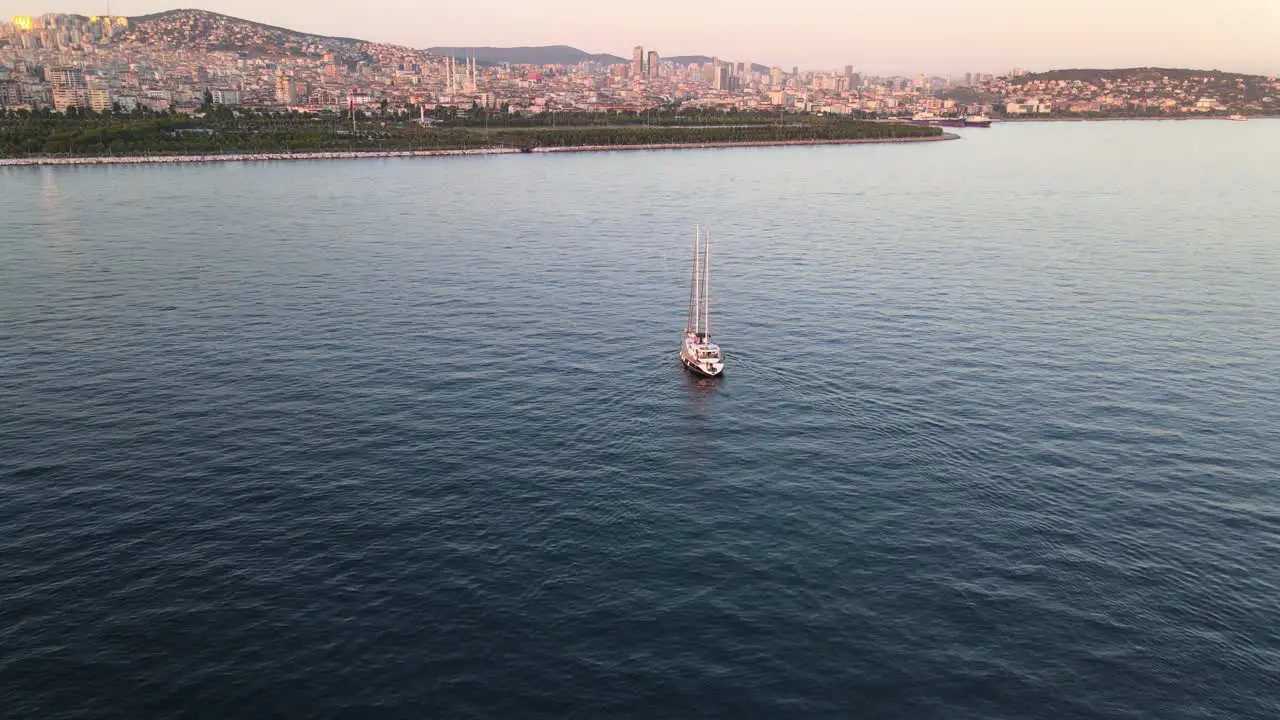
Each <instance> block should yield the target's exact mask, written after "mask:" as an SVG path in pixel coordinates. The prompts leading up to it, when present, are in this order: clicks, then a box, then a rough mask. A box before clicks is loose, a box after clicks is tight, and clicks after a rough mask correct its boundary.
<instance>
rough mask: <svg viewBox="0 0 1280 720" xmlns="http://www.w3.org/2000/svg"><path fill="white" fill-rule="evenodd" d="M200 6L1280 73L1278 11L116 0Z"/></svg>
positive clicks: (548, 0)
mask: <svg viewBox="0 0 1280 720" xmlns="http://www.w3.org/2000/svg"><path fill="white" fill-rule="evenodd" d="M175 7H199V8H201V9H205V10H212V11H214V12H221V13H225V14H227V15H234V16H236V17H241V18H245V19H248V20H256V21H258V22H264V23H268V24H271V25H280V26H283V27H288V28H291V29H294V30H300V31H303V32H310V33H316V34H321V35H342V36H348V37H357V38H361V39H363V40H372V41H380V42H391V43H400V44H405V45H411V46H413V47H431V46H436V45H456V46H467V45H491V46H511V45H572V46H574V47H577V48H581V49H583V50H587V51H588V52H607V53H612V54H614V55H619V56H623V57H630V55H631V48H632V47H633V46H635V45H642V46H644V48H645V50H646V51H647V50H650V49H652V50H657V51H658V52H659V53H660V54H661V55H664V56H674V55H692V54H700V55H716V56H718V57H720V58H721V59H723V60H731V61H734V62H741V61H751V62H757V63H760V64H763V65H779V66H782V67H784V68H787V69H790V68H791V67H792V66H799V67H801V68H802V69H810V70H817V69H836V68H843V67H844V66H846V65H853V66H854V67H855V68H856V69H858V70H860V71H863V72H865V73H870V74H911V75H914V74H915V73H918V72H925V73H930V74H942V75H946V74H957V73H964V72H968V71H972V72H992V73H1001V72H1006V71H1008V70H1010V69H1013V68H1024V69H1027V70H1031V71H1040V70H1052V69H1059V68H1071V67H1102V68H1106V67H1134V66H1158V67H1186V68H1196V69H1217V70H1226V71H1234V72H1252V73H1261V74H1268V75H1280V0H801V2H800V3H799V4H797V5H792V4H790V3H786V2H778V1H777V0H703V1H702V2H697V1H693V2H691V1H690V0H637V1H635V2H621V1H620V0H482V2H458V1H457V0H362V1H361V2H360V3H348V2H343V3H336V2H325V0H319V1H317V0H266V1H264V0H167V1H166V0H114V1H113V2H111V4H110V9H111V12H112V13H113V14H116V15H143V14H147V13H152V12H158V11H161V10H169V9H173V8H175ZM106 11H107V2H106V0H0V17H4V18H6V19H7V18H8V17H9V16H13V15H38V14H42V13H46V12H67V13H79V14H83V15H103V14H106Z"/></svg>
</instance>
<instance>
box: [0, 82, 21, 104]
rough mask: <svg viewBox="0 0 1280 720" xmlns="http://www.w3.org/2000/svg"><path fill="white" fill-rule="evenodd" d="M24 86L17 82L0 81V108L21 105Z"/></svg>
mask: <svg viewBox="0 0 1280 720" xmlns="http://www.w3.org/2000/svg"><path fill="white" fill-rule="evenodd" d="M23 99H24V98H23V97H22V84H21V83H19V82H18V81H17V80H0V107H5V106H12V105H21V104H22V102H23Z"/></svg>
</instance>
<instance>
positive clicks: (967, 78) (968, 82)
mask: <svg viewBox="0 0 1280 720" xmlns="http://www.w3.org/2000/svg"><path fill="white" fill-rule="evenodd" d="M964 84H965V85H966V86H969V85H972V84H973V73H971V72H967V73H965V74H964Z"/></svg>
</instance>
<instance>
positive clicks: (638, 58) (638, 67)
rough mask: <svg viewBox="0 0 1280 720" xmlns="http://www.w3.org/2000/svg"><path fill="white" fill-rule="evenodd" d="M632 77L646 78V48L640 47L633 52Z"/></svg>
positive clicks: (636, 47)
mask: <svg viewBox="0 0 1280 720" xmlns="http://www.w3.org/2000/svg"><path fill="white" fill-rule="evenodd" d="M631 77H633V78H641V77H644V48H643V47H641V46H639V45H637V46H635V49H633V50H632V51H631Z"/></svg>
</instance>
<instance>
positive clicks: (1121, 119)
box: [996, 115, 1280, 124]
mask: <svg viewBox="0 0 1280 720" xmlns="http://www.w3.org/2000/svg"><path fill="white" fill-rule="evenodd" d="M1244 117H1245V119H1246V120H1277V119H1280V115H1245V116H1244ZM1131 120H1138V121H1144V122H1183V121H1185V120H1196V121H1204V120H1225V121H1228V122H1237V121H1235V120H1232V119H1231V118H1229V117H1226V116H1225V115H1192V116H1189V117H1160V116H1158V115H1139V116H1134V117H1029V118H997V119H996V123H997V124H999V123H1029V122H1128V121H1131Z"/></svg>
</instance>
